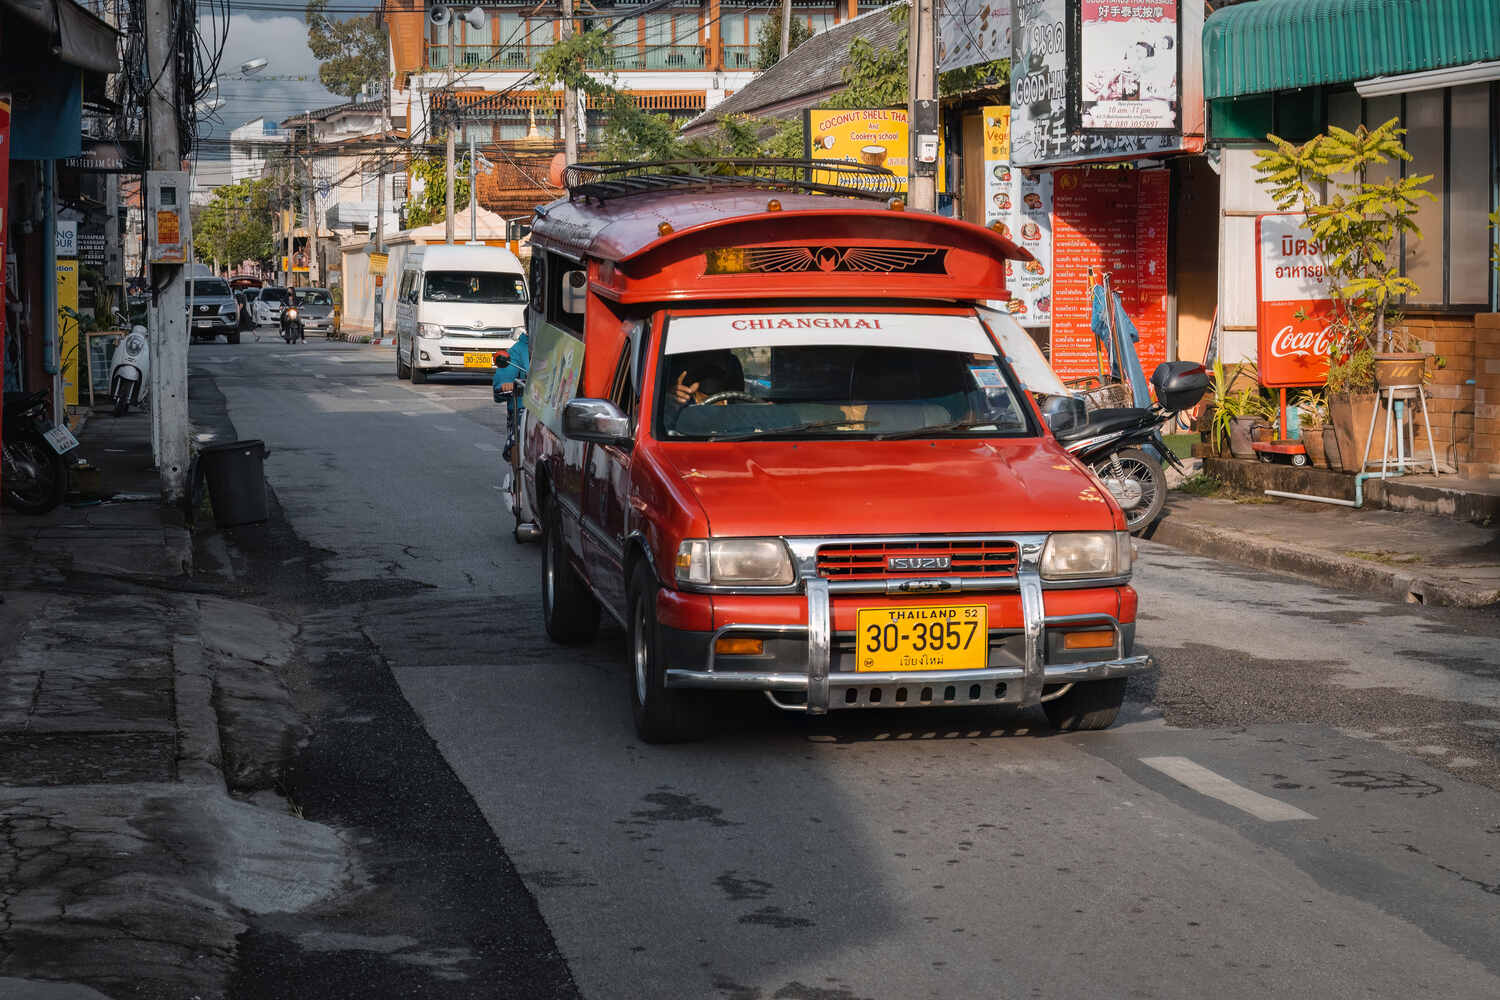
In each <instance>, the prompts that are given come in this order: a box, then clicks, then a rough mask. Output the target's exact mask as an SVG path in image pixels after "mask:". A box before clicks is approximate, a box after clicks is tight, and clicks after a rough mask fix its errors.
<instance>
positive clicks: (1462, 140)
mask: <svg viewBox="0 0 1500 1000" xmlns="http://www.w3.org/2000/svg"><path fill="white" fill-rule="evenodd" d="M1451 93H1452V95H1453V96H1452V99H1451V100H1452V103H1451V106H1450V110H1449V117H1450V126H1451V134H1450V136H1449V138H1448V149H1449V154H1448V163H1449V171H1448V175H1449V178H1450V179H1449V185H1448V221H1449V224H1450V225H1451V226H1452V231H1451V232H1450V233H1449V234H1448V261H1449V263H1448V303H1449V304H1450V305H1484V304H1485V303H1487V302H1489V299H1490V287H1489V286H1490V267H1491V265H1490V253H1491V252H1492V251H1491V250H1490V232H1489V219H1488V218H1487V216H1488V215H1489V211H1490V89H1489V84H1485V83H1477V84H1474V85H1472V86H1468V87H1455V88H1454V89H1453V90H1452V91H1451Z"/></svg>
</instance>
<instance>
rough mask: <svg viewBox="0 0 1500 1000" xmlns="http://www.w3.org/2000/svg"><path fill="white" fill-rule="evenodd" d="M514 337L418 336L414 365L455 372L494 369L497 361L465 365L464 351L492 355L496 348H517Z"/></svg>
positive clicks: (488, 370) (427, 368)
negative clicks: (485, 364) (439, 337)
mask: <svg viewBox="0 0 1500 1000" xmlns="http://www.w3.org/2000/svg"><path fill="white" fill-rule="evenodd" d="M515 343H516V339H515V338H514V337H508V338H500V337H484V338H477V337H476V338H474V339H473V340H469V339H466V338H454V337H443V338H441V339H434V338H429V337H421V338H418V340H417V342H416V357H415V359H413V361H412V364H413V365H414V366H415V367H417V368H422V369H425V370H428V371H439V370H443V371H453V372H474V373H476V374H478V373H481V372H486V373H490V372H494V370H495V366H494V364H493V363H492V364H489V365H487V366H485V367H479V366H471V365H465V364H464V355H465V354H486V355H492V354H494V353H495V352H496V351H498V350H501V349H502V348H504V349H509V348H511V347H514V346H515Z"/></svg>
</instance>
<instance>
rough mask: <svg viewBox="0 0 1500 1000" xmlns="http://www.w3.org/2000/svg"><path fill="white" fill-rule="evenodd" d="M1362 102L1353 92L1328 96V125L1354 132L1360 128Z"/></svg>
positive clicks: (1355, 92) (1342, 92)
mask: <svg viewBox="0 0 1500 1000" xmlns="http://www.w3.org/2000/svg"><path fill="white" fill-rule="evenodd" d="M1360 114H1361V101H1360V97H1359V93H1358V92H1357V91H1353V90H1345V91H1341V92H1339V93H1337V94H1329V95H1328V124H1330V125H1337V126H1338V127H1339V128H1342V129H1348V130H1349V131H1350V132H1353V131H1354V130H1355V129H1357V128H1359V124H1360Z"/></svg>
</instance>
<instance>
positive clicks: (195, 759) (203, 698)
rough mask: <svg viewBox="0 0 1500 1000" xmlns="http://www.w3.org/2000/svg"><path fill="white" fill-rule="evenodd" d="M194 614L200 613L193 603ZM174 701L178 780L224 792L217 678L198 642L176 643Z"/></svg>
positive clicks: (173, 653) (179, 640)
mask: <svg viewBox="0 0 1500 1000" xmlns="http://www.w3.org/2000/svg"><path fill="white" fill-rule="evenodd" d="M193 611H194V612H195V613H196V612H197V611H198V608H197V602H196V601H194V602H193ZM172 664H173V671H174V677H173V681H174V684H173V699H174V702H175V709H176V715H177V731H178V733H179V734H180V736H179V738H178V742H177V780H179V781H181V782H183V783H184V784H195V785H210V784H211V785H214V786H216V787H217V788H219V789H220V790H221V791H222V790H223V789H224V775H223V772H222V768H223V762H224V749H223V746H222V745H221V744H220V742H219V716H218V713H216V712H215V711H214V706H213V693H214V682H213V677H212V676H211V675H210V674H209V672H208V671H207V670H206V669H205V667H204V663H203V645H202V644H201V643H200V642H198V641H197V640H196V639H183V638H179V639H176V640H174V641H173V643H172Z"/></svg>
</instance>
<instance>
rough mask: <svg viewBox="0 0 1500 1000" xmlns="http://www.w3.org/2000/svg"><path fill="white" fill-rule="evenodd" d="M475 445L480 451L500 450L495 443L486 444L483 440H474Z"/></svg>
mask: <svg viewBox="0 0 1500 1000" xmlns="http://www.w3.org/2000/svg"><path fill="white" fill-rule="evenodd" d="M474 447H476V448H478V449H479V450H480V451H491V452H498V451H499V450H500V449H499V448H496V447H495V446H494V445H492V444H486V443H485V442H483V441H475V442H474Z"/></svg>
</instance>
